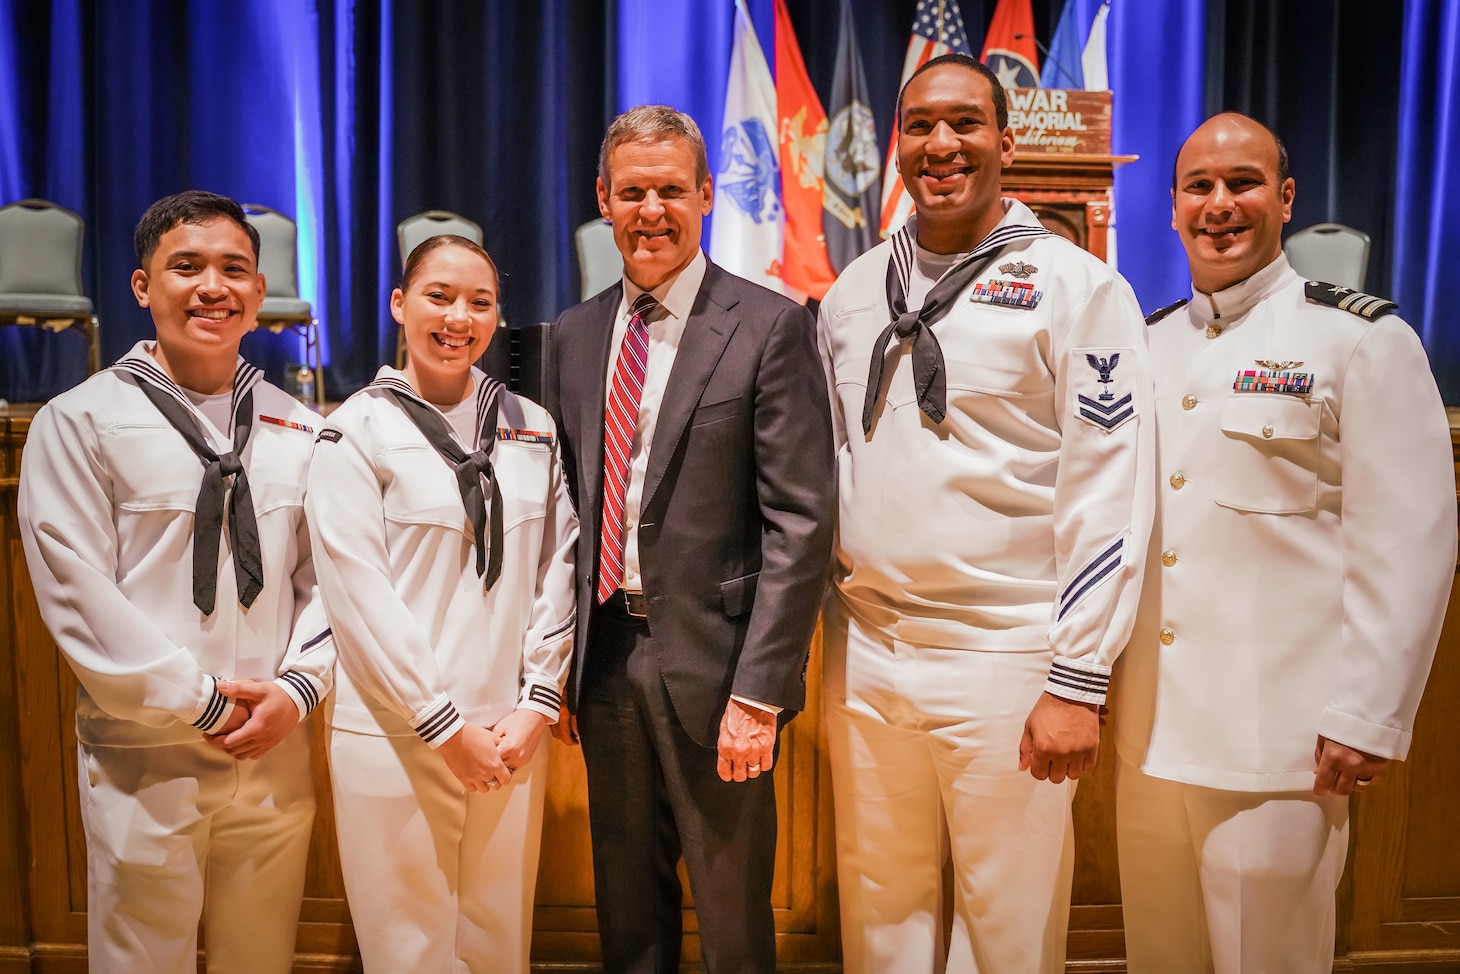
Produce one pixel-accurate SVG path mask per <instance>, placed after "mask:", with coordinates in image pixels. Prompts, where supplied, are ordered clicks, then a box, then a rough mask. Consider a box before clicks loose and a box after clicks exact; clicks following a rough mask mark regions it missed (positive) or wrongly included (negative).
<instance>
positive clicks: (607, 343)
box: [577, 284, 623, 550]
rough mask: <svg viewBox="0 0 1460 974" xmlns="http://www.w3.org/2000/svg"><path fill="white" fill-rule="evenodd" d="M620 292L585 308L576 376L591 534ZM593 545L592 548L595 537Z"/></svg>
mask: <svg viewBox="0 0 1460 974" xmlns="http://www.w3.org/2000/svg"><path fill="white" fill-rule="evenodd" d="M622 295H623V285H622V284H620V285H619V286H618V287H616V288H613V289H612V290H609V291H605V292H604V293H603V294H601V295H599V296H598V298H597V304H596V306H595V307H594V308H592V309H591V310H590V311H589V312H588V316H587V317H588V325H589V329H588V334H587V336H585V344H584V352H585V357H584V360H583V368H582V372H583V374H581V375H579V376H578V377H577V378H578V381H579V382H581V383H582V385H581V386H580V388H581V389H582V390H583V395H582V397H581V398H580V399H579V403H580V411H579V419H578V421H579V422H580V423H582V424H583V425H582V429H583V437H582V443H583V455H582V457H580V458H579V461H578V464H579V468H580V469H581V471H582V474H583V490H584V497H583V509H584V511H585V512H586V511H591V512H592V517H593V525H592V531H593V535H594V537H595V538H596V537H597V536H598V535H599V525H600V524H601V523H602V520H603V509H602V505H603V423H604V411H605V409H606V406H605V404H606V403H607V402H608V359H609V354H610V350H611V346H612V344H613V323H614V316H615V315H616V314H617V312H618V306H619V301H620V299H621V297H622ZM594 546H595V550H596V548H597V542H596V541H595V542H594Z"/></svg>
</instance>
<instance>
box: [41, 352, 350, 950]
mask: <svg viewBox="0 0 1460 974" xmlns="http://www.w3.org/2000/svg"><path fill="white" fill-rule="evenodd" d="M150 347H151V343H150V342H141V343H139V344H138V345H136V346H134V347H133V348H132V349H131V351H129V352H128V353H127V354H126V355H125V356H123V358H122V359H121V360H120V361H119V362H118V363H117V364H116V365H115V366H113V367H112V368H110V369H107V370H105V371H103V372H100V373H98V374H96V375H94V376H92V377H91V378H89V379H87V380H86V381H85V382H83V383H82V384H81V385H79V386H77V387H76V388H74V389H72V390H70V391H68V392H66V393H64V394H62V395H60V396H58V397H56V398H55V399H53V400H51V402H50V403H48V404H47V405H45V406H43V407H42V408H41V409H40V411H39V412H38V413H37V414H36V417H35V420H34V422H33V423H32V425H31V428H30V432H29V435H28V437H27V442H26V447H25V454H24V458H23V462H22V464H21V471H20V497H19V510H20V528H21V539H22V541H23V542H24V545H25V553H26V560H27V563H28V564H29V567H30V573H31V579H32V581H33V583H34V585H35V590H36V598H37V600H38V602H39V604H40V609H41V615H42V617H43V618H44V619H45V621H46V625H47V627H48V628H49V629H50V631H51V633H52V635H53V636H54V637H55V640H56V644H57V646H58V647H59V648H60V650H61V653H62V654H63V655H64V656H65V658H66V661H67V662H68V663H69V664H70V665H71V668H72V669H73V670H74V671H75V672H76V675H77V678H78V679H79V681H80V689H79V691H78V696H77V702H76V737H77V746H78V756H79V763H80V769H79V770H80V775H79V778H80V780H79V787H80V798H81V813H82V822H83V825H84V827H85V831H86V845H87V874H88V884H87V892H88V902H87V937H88V954H89V958H90V964H91V969H92V970H93V971H140V970H147V971H162V972H173V971H177V972H181V971H194V970H196V968H197V930H198V920H199V915H200V914H203V924H204V929H205V932H206V936H207V952H208V962H209V966H210V967H211V968H213V969H218V970H257V971H275V972H286V971H288V970H290V969H291V967H292V965H293V958H294V935H295V928H296V924H297V922H298V916H299V904H300V900H301V898H302V896H303V891H304V869H305V861H306V857H307V854H308V846H309V832H310V826H311V823H312V822H313V818H314V785H313V780H312V778H311V775H310V756H309V742H308V731H307V729H306V728H304V727H303V726H299V727H296V728H295V729H294V730H293V731H291V732H290V733H289V735H288V736H287V737H285V739H284V740H283V741H282V742H281V743H280V744H278V745H277V746H276V747H274V748H273V749H272V750H271V751H269V752H268V753H267V754H266V755H264V756H263V757H262V758H260V759H258V760H252V761H238V760H236V759H234V758H233V757H231V756H229V755H228V754H226V753H224V752H222V751H219V750H216V749H214V748H213V747H211V746H210V745H208V744H207V743H206V742H204V740H203V738H202V735H203V734H204V733H210V732H212V731H214V730H216V729H217V728H219V727H221V726H223V725H224V723H225V722H226V721H227V719H228V716H229V714H230V713H231V711H232V708H233V704H232V702H231V701H227V700H226V699H225V698H224V697H223V696H222V695H221V694H219V693H218V690H217V688H216V681H217V680H220V679H255V680H273V681H274V682H276V683H277V684H278V685H279V686H280V687H281V688H282V689H283V690H284V691H285V692H286V693H288V694H289V696H290V698H291V699H292V700H293V701H294V703H295V705H296V706H297V707H298V708H299V716H300V719H301V720H302V719H303V718H304V717H306V716H308V714H309V712H310V710H311V709H313V707H314V706H315V705H316V704H317V703H318V702H319V701H320V700H321V699H322V698H324V697H325V695H326V694H327V693H328V692H329V690H330V687H331V683H332V680H333V669H334V661H335V652H334V646H333V642H332V640H331V638H330V633H329V629H328V627H327V625H326V623H325V617H324V611H323V608H322V606H321V604H320V601H319V599H318V597H317V591H316V588H315V579H314V567H313V562H312V560H311V557H310V544H309V535H308V531H307V529H306V527H305V524H304V478H305V469H306V466H307V464H308V462H309V453H310V448H311V445H312V430H311V427H312V426H313V425H314V424H316V423H317V421H318V417H317V416H315V415H314V414H313V413H311V412H309V411H308V410H306V409H304V408H303V407H302V406H301V405H299V403H297V402H296V401H295V400H294V399H293V398H291V397H290V396H288V395H286V394H285V393H284V392H282V391H281V390H279V389H277V388H275V387H274V386H271V385H269V384H268V383H266V382H263V381H261V378H260V375H261V374H260V373H259V371H258V370H257V369H255V368H253V367H252V366H250V365H248V364H247V363H245V362H244V361H243V360H242V359H240V360H239V363H238V369H237V372H236V373H235V377H234V384H233V389H232V390H231V391H230V392H229V393H226V394H224V395H221V396H213V397H204V396H200V395H197V394H193V393H189V392H186V391H184V390H182V389H180V388H179V387H178V386H177V385H175V384H174V383H173V382H172V380H171V379H170V378H169V377H168V375H167V374H166V373H165V372H164V371H163V370H162V368H161V367H160V366H159V365H158V364H157V362H156V360H155V359H153V357H152V356H151V354H149V348H150ZM143 382H145V383H149V384H150V386H151V387H152V388H153V389H154V390H156V391H157V392H159V393H160V394H161V395H163V396H167V397H170V399H171V400H172V401H173V402H175V403H176V404H177V406H178V408H179V409H181V410H183V411H184V413H185V416H186V417H187V419H188V421H191V422H194V423H196V425H197V429H198V431H199V432H200V433H201V434H202V436H203V437H204V438H206V440H207V442H208V443H209V444H210V446H211V447H212V449H214V450H215V451H217V453H218V454H219V455H223V454H228V453H230V452H231V451H232V450H233V448H234V447H233V430H232V429H230V428H229V424H230V423H231V421H232V419H233V416H234V413H235V410H236V409H238V408H239V407H240V405H241V404H242V402H243V401H244V400H245V398H246V396H247V395H248V394H249V393H251V394H252V403H253V410H252V417H251V422H252V429H251V434H250V435H249V438H248V442H247V444H246V446H245V447H244V448H243V450H242V451H241V454H240V456H239V460H240V461H241V464H242V468H243V470H244V471H246V474H247V480H248V482H249V484H250V488H251V492H252V498H253V507H254V513H255V516H256V520H257V527H258V539H259V547H260V551H261V554H262V563H263V579H262V582H263V584H262V588H261V590H260V591H259V592H258V594H257V595H256V596H255V597H253V599H252V602H251V604H250V605H249V606H248V607H247V608H245V607H244V606H243V605H241V604H240V599H239V590H238V587H237V583H236V581H235V571H234V561H235V558H234V551H233V547H232V542H233V540H234V539H232V538H231V537H228V536H227V534H226V533H225V536H224V539H223V543H222V545H221V549H220V557H219V563H218V565H217V579H216V603H215V606H214V608H213V611H212V612H211V613H210V614H206V615H205V614H204V613H203V612H202V611H201V610H200V609H199V608H198V607H197V606H196V605H195V604H194V603H193V601H192V598H191V596H192V593H193V592H194V571H193V568H194V564H193V541H194V511H195V505H196V504H197V503H198V500H199V486H200V484H201V482H202V480H203V473H204V465H203V464H202V463H201V462H200V460H199V455H198V454H197V453H195V452H194V450H193V449H192V448H191V447H190V446H189V445H188V443H187V441H186V440H185V439H184V438H183V436H182V435H181V434H180V433H179V431H178V429H177V428H176V427H174V426H172V425H171V424H170V423H169V421H168V419H166V418H165V417H164V415H163V413H162V412H161V411H160V410H159V407H158V406H156V405H154V403H153V402H152V401H151V400H149V398H148V397H147V395H146V394H145V393H144V392H143V389H142V387H141V385H140V384H139V383H143ZM235 499H236V497H235ZM205 904H206V910H205Z"/></svg>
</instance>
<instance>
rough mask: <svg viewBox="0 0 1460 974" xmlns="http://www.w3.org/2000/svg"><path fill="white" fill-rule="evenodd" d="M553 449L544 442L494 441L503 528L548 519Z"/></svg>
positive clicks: (508, 528) (494, 458) (493, 456)
mask: <svg viewBox="0 0 1460 974" xmlns="http://www.w3.org/2000/svg"><path fill="white" fill-rule="evenodd" d="M552 463H553V454H552V447H551V446H549V445H548V444H546V443H528V442H522V441H517V440H499V441H497V449H496V452H495V453H493V454H492V469H493V471H495V472H496V475H497V483H498V484H499V485H500V486H501V488H502V526H503V528H504V529H505V530H508V531H510V530H511V529H512V528H514V527H516V526H517V525H519V524H522V523H524V522H526V521H531V520H533V519H534V518H537V519H541V518H543V517H546V516H547V505H548V492H549V490H550V484H551V483H552Z"/></svg>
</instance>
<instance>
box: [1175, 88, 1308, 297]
mask: <svg viewBox="0 0 1460 974" xmlns="http://www.w3.org/2000/svg"><path fill="white" fill-rule="evenodd" d="M1293 192H1294V190H1293V179H1292V177H1291V176H1290V175H1288V154H1287V152H1286V151H1285V150H1284V149H1283V145H1282V143H1281V142H1280V141H1279V140H1278V138H1277V136H1275V135H1274V134H1273V133H1272V131H1271V130H1269V129H1268V128H1267V126H1265V125H1263V124H1262V123H1261V122H1258V121H1257V120H1255V119H1251V118H1248V117H1247V116H1246V115H1239V114H1237V113H1235V112H1227V113H1224V114H1222V115H1216V116H1214V117H1212V118H1209V119H1207V120H1206V121H1205V122H1203V123H1202V124H1201V125H1200V126H1198V127H1197V130H1196V131H1195V132H1193V133H1191V135H1190V137H1189V138H1187V140H1186V142H1185V143H1184V144H1183V145H1182V146H1181V151H1180V152H1178V153H1177V154H1176V167H1175V171H1174V173H1173V178H1172V181H1171V227H1172V229H1174V230H1175V231H1176V232H1177V234H1179V235H1180V237H1181V244H1182V246H1183V247H1185V248H1186V258H1187V263H1188V264H1189V265H1190V267H1191V282H1192V284H1194V285H1195V286H1196V288H1197V290H1199V291H1203V292H1205V293H1207V294H1214V293H1216V292H1217V291H1222V290H1225V289H1226V288H1229V287H1231V286H1233V285H1234V284H1239V283H1241V282H1242V281H1245V280H1246V279H1247V278H1249V277H1251V276H1252V275H1253V274H1256V273H1257V272H1258V271H1260V270H1262V269H1263V268H1264V267H1266V266H1267V265H1268V264H1271V263H1272V262H1273V261H1274V260H1277V258H1278V255H1279V254H1281V253H1282V236H1283V224H1285V223H1287V222H1288V221H1289V220H1290V219H1292V216H1293Z"/></svg>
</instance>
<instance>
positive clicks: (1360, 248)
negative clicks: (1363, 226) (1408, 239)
mask: <svg viewBox="0 0 1460 974" xmlns="http://www.w3.org/2000/svg"><path fill="white" fill-rule="evenodd" d="M1283 252H1284V253H1286V254H1287V255H1288V263H1290V264H1292V265H1293V270H1295V271H1297V272H1298V273H1299V274H1301V275H1302V276H1304V277H1306V278H1307V279H1308V280H1310V281H1326V282H1328V283H1329V284H1339V285H1342V286H1343V287H1351V288H1353V289H1354V290H1356V291H1362V290H1363V289H1364V280H1365V279H1366V278H1367V277H1368V271H1369V235H1368V234H1367V233H1364V232H1363V231H1362V230H1355V229H1354V228H1353V227H1346V226H1344V225H1343V224H1341V223H1315V224H1314V225H1313V226H1311V227H1307V228H1306V229H1303V230H1299V231H1298V232H1297V233H1294V234H1292V235H1290V236H1289V237H1288V239H1287V241H1286V242H1285V243H1284V244H1283Z"/></svg>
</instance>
